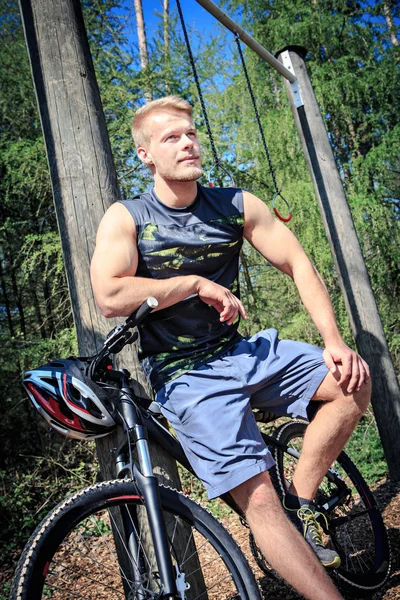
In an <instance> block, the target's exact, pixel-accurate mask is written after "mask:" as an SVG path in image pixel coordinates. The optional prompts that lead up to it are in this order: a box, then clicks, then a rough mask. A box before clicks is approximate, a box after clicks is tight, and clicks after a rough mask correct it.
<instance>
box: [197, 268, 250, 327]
mask: <svg viewBox="0 0 400 600" xmlns="http://www.w3.org/2000/svg"><path fill="white" fill-rule="evenodd" d="M196 292H197V294H198V296H199V298H200V299H201V300H203V302H205V303H206V304H209V305H210V306H213V307H214V308H215V309H216V310H217V311H218V312H219V318H220V321H226V323H227V324H228V325H232V323H233V322H234V321H235V319H236V317H237V315H238V313H240V314H241V316H242V317H243V318H244V319H247V315H246V311H245V309H244V307H243V304H242V303H241V302H240V300H239V298H236V296H235V295H234V294H232V292H230V291H229V290H228V289H227V288H224V287H223V286H222V285H219V284H218V283H214V282H213V281H210V280H209V279H205V278H204V277H199V281H198V284H197V288H196Z"/></svg>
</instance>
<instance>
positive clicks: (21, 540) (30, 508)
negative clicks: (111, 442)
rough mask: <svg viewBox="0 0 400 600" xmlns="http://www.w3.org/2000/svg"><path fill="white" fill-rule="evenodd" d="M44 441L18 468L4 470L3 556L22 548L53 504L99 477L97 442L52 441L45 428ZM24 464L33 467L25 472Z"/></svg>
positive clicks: (0, 483) (0, 490) (0, 477)
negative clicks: (36, 453) (37, 450)
mask: <svg viewBox="0 0 400 600" xmlns="http://www.w3.org/2000/svg"><path fill="white" fill-rule="evenodd" d="M42 440H43V447H42V450H41V452H40V455H38V456H35V455H32V454H29V452H31V451H32V449H31V448H29V450H25V452H24V453H23V454H20V469H18V471H16V472H12V471H0V511H1V514H2V517H3V527H2V531H1V533H0V540H1V544H2V547H3V548H4V550H5V553H4V556H3V559H4V557H7V556H8V557H9V556H14V555H15V554H16V553H18V552H20V551H21V549H22V547H23V545H24V544H25V542H26V540H27V538H28V537H29V536H30V535H31V533H32V531H33V529H34V528H35V527H36V525H37V524H38V523H39V522H40V520H41V519H42V518H43V517H44V516H45V515H46V514H47V513H48V512H49V511H50V509H51V508H53V506H55V505H56V504H58V503H59V502H60V501H61V500H62V499H63V498H65V497H66V496H67V495H71V494H73V493H74V492H75V491H77V490H79V489H81V488H82V487H85V486H86V485H90V484H92V483H95V482H96V480H97V465H96V461H95V454H94V445H93V444H88V443H85V444H83V443H82V444H80V443H78V442H76V440H74V441H73V443H72V441H71V440H65V439H64V438H61V436H57V439H56V440H55V439H53V440H50V439H49V434H47V433H46V432H45V431H43V432H42ZM46 447H47V449H46ZM48 450H51V454H48V453H47V452H48ZM24 464H25V465H27V464H29V465H30V466H31V468H30V470H27V471H25V469H24V468H23V466H24Z"/></svg>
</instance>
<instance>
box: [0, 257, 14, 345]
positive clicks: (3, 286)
mask: <svg viewBox="0 0 400 600" xmlns="http://www.w3.org/2000/svg"><path fill="white" fill-rule="evenodd" d="M0 281H1V290H2V292H3V302H4V306H5V309H6V315H7V323H8V330H9V332H10V336H11V337H14V335H15V331H14V325H13V322H12V317H11V309H10V301H9V299H8V293H7V285H6V280H5V277H4V273H3V261H2V260H1V259H0Z"/></svg>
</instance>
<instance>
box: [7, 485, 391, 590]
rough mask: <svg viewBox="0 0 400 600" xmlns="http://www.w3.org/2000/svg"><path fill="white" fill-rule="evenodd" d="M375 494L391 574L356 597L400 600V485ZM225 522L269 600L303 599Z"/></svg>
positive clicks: (244, 532)
mask: <svg viewBox="0 0 400 600" xmlns="http://www.w3.org/2000/svg"><path fill="white" fill-rule="evenodd" d="M374 494H375V497H376V500H377V502H378V504H379V506H380V509H381V511H382V513H383V516H384V520H385V524H386V527H387V530H388V533H389V539H390V544H391V549H392V569H391V575H390V577H389V579H388V581H387V582H386V584H385V586H384V587H383V588H382V589H380V590H379V591H377V592H375V593H374V594H373V595H370V596H367V595H365V594H364V595H358V596H357V597H358V598H361V599H363V598H365V599H366V598H369V599H370V600H400V484H393V483H390V482H387V481H382V482H380V484H378V485H377V486H376V488H375V489H374ZM223 524H224V526H225V527H226V528H227V529H228V530H230V532H231V534H232V535H233V537H234V538H235V539H236V541H237V542H238V543H239V545H240V546H241V548H242V550H243V551H244V552H245V553H246V555H247V557H248V560H249V562H250V563H251V564H252V567H253V569H254V572H255V574H256V576H257V578H258V581H259V583H260V587H261V589H262V591H263V597H264V598H265V599H266V600H267V599H268V600H300V599H301V598H302V597H301V596H299V595H298V594H297V593H296V592H294V591H293V590H292V589H291V588H289V587H288V586H287V585H286V584H285V583H283V582H282V581H281V580H277V579H274V578H272V577H271V576H268V577H267V576H265V575H264V574H263V573H262V572H261V571H260V569H259V568H258V567H257V566H256V564H255V561H254V559H253V558H252V555H251V552H250V548H249V543H248V529H246V528H245V527H243V525H242V524H241V523H240V521H239V519H238V517H237V516H236V515H231V516H230V517H229V518H227V519H225V520H224V521H223ZM66 562H67V561H66ZM214 575H215V576H216V575H217V574H216V573H214ZM11 578H12V569H11V568H10V569H6V570H5V571H3V573H0V600H6V598H7V596H8V594H7V588H8V585H9V582H10V580H11ZM336 584H337V585H338V587H339V588H340V589H341V592H342V594H343V596H344V598H345V599H346V600H350V598H354V597H355V596H354V595H349V593H348V592H345V591H344V590H343V589H342V588H341V587H340V582H338V581H336ZM219 591H220V592H221V590H219ZM57 597H58V596H57Z"/></svg>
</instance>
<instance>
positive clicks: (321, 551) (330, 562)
mask: <svg viewBox="0 0 400 600" xmlns="http://www.w3.org/2000/svg"><path fill="white" fill-rule="evenodd" d="M282 504H283V508H284V509H285V511H286V514H287V515H288V517H289V519H290V520H291V521H292V523H293V525H294V526H295V527H296V529H298V530H299V531H300V533H302V534H303V536H304V539H305V540H306V541H307V542H308V544H309V545H310V546H311V548H312V550H313V551H314V553H315V554H316V555H317V557H318V559H319V561H320V563H321V564H322V565H323V566H324V567H330V568H331V569H337V568H338V567H340V562H341V560H340V556H339V554H338V553H337V552H336V551H335V550H330V549H329V548H325V546H324V545H323V543H322V536H321V529H320V526H319V524H318V521H317V516H318V515H321V516H322V517H323V518H324V519H325V521H326V517H325V515H323V514H322V513H319V512H317V509H316V507H315V506H314V504H312V503H310V504H303V505H302V506H300V507H299V508H288V507H287V506H286V504H285V499H283V501H282ZM326 524H327V525H328V522H327V521H326Z"/></svg>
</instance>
